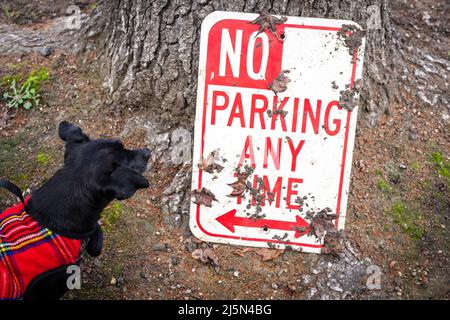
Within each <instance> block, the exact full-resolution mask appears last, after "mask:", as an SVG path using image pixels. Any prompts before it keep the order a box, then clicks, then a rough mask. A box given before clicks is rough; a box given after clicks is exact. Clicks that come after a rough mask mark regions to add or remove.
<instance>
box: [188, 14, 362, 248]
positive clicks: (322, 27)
mask: <svg viewBox="0 0 450 320" xmlns="http://www.w3.org/2000/svg"><path fill="white" fill-rule="evenodd" d="M219 21H221V20H219ZM219 21H217V22H219ZM217 22H216V23H217ZM284 27H289V28H299V29H311V30H322V31H323V30H325V31H336V32H338V31H340V30H341V28H336V27H328V26H311V25H294V24H285V25H284ZM211 29H212V28H211ZM211 29H210V30H211ZM210 30H209V31H210ZM209 31H208V32H209ZM207 43H209V33H208V42H207ZM357 57H358V49H355V50H354V52H353V64H352V74H351V79H350V89H352V88H353V86H354V84H355V74H356V67H357V61H358V60H357ZM204 79H205V80H204V81H205V92H204V97H203V113H202V140H201V148H200V159H203V151H204V143H205V140H204V137H205V127H206V121H205V119H206V105H207V103H206V102H207V101H206V100H207V94H208V85H207V84H206V75H205V78H204ZM350 119H351V111H347V120H346V126H345V128H346V129H345V138H344V146H343V148H342V150H343V151H342V162H341V173H340V178H339V180H340V181H339V188H338V199H337V204H336V215H337V217H336V227H337V226H338V224H339V216H340V209H341V197H342V188H343V179H344V171H345V161H346V156H347V144H348V132H349V127H350ZM202 175H203V171H202V170H201V169H200V170H199V173H198V189H201V188H202ZM196 222H197V225H198V227H199V228H200V230H201V231H202V232H203V233H204V234H206V235H208V236H211V237H216V238H227V239H236V240H245V241H255V242H269V243H278V244H284V245H295V246H300V247H310V248H322V247H323V245H321V244H310V243H299V242H291V241H282V240H276V239H260V238H248V237H239V236H233V235H226V234H217V233H211V232H209V231H207V230H206V229H205V228H204V227H203V226H202V225H201V223H200V205H199V204H197V210H196Z"/></svg>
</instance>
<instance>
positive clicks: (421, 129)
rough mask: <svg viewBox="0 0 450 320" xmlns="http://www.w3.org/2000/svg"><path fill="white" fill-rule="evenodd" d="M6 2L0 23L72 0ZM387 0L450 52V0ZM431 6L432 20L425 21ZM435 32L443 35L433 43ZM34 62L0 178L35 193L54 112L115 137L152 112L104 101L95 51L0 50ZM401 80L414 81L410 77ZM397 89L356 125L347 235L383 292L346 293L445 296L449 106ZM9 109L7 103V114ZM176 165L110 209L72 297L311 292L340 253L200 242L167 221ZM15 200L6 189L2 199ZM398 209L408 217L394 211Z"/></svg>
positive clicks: (412, 31) (4, 142) (0, 61)
mask: <svg viewBox="0 0 450 320" xmlns="http://www.w3.org/2000/svg"><path fill="white" fill-rule="evenodd" d="M22 2H23V3H22ZM81 2H83V3H88V5H86V6H85V8H88V6H89V5H91V6H92V5H93V4H92V3H94V2H93V1H81ZM3 3H4V5H3V6H4V7H5V6H6V7H7V8H8V12H9V14H5V9H3V8H2V9H3V13H2V14H0V24H28V25H33V24H35V23H47V22H48V21H50V20H51V19H52V18H55V16H58V15H62V14H64V13H65V8H66V7H67V5H68V4H69V1H3ZM392 8H393V20H394V23H395V25H396V27H397V28H398V31H399V34H400V36H401V37H403V40H405V39H409V41H410V45H412V46H415V47H418V48H421V50H424V51H426V52H428V53H430V54H432V55H433V56H434V57H436V58H439V59H444V60H447V61H448V59H449V53H448V51H447V50H448V48H449V30H448V26H449V23H448V14H447V13H448V11H449V10H448V9H449V8H448V3H447V2H446V1H445V0H439V1H420V2H419V1H416V2H414V1H413V2H409V1H408V4H405V3H404V2H403V1H400V0H395V1H393V3H392ZM86 10H88V9H86ZM425 11H427V12H428V14H429V16H430V17H431V18H430V19H424V12H425ZM30 12H33V14H31V15H30V14H29V13H30ZM426 21H428V22H431V23H432V25H431V26H430V25H429V24H427V23H426ZM406 34H408V35H409V36H408V37H406V36H405V35H406ZM437 40H439V43H440V44H441V45H435V44H436V43H437ZM39 66H45V67H47V68H48V70H49V71H50V79H49V81H48V83H46V84H44V85H43V87H42V88H41V92H42V94H43V103H42V104H41V105H40V106H39V107H38V108H34V109H32V110H30V111H26V110H24V109H20V110H18V112H17V114H16V115H15V116H14V117H13V118H12V119H9V120H8V121H7V124H6V125H5V126H4V127H3V128H1V131H0V176H1V177H6V178H9V179H11V180H12V181H14V182H16V183H17V184H19V185H20V186H21V187H22V188H23V189H25V190H28V192H29V189H30V188H31V189H34V188H36V187H38V186H39V185H41V184H42V183H43V182H44V181H45V180H46V179H48V178H49V177H50V176H51V175H52V174H53V173H54V172H55V170H56V169H57V168H59V167H60V166H61V164H62V160H63V144H62V142H61V141H60V140H59V139H58V137H57V134H56V128H57V124H58V123H59V121H61V120H67V121H71V122H73V123H75V124H77V125H79V126H81V127H82V128H83V130H84V131H85V132H86V133H87V134H88V135H90V136H92V137H118V136H120V134H121V132H122V131H123V129H124V126H125V122H126V119H129V118H132V117H136V116H143V117H151V115H149V114H147V113H146V111H145V110H137V109H132V110H131V109H122V110H118V109H117V108H113V107H112V106H110V105H108V103H107V101H108V99H107V93H106V92H104V90H103V87H102V79H100V76H99V73H98V69H97V67H96V56H95V54H89V55H83V56H74V55H71V54H68V53H67V52H61V51H60V50H58V49H56V50H55V51H54V52H53V53H52V54H51V55H50V56H48V57H44V56H42V55H40V54H39V53H30V54H25V55H20V56H14V55H8V56H0V77H1V76H3V75H6V74H14V73H15V72H17V70H22V71H27V70H31V69H33V68H37V67H39ZM447 71H448V70H447ZM447 75H448V73H447ZM440 80H442V79H440ZM436 81H438V80H436ZM444 81H445V82H447V80H446V79H445V80H444ZM404 85H405V87H403V88H407V86H410V88H414V84H413V83H409V84H408V83H405V84H404ZM447 85H448V83H447ZM400 90H404V89H400ZM441 93H442V94H443V95H445V94H446V92H441ZM401 96H402V99H401V101H400V102H399V103H398V104H396V105H393V106H392V107H391V108H390V112H389V114H386V115H384V116H383V117H382V118H381V119H380V121H379V124H378V125H377V126H376V127H375V128H366V127H365V126H363V125H361V126H360V127H359V128H358V130H357V137H356V142H355V150H354V156H353V167H352V178H351V187H350V194H349V201H348V203H349V206H348V213H347V225H346V235H347V237H348V239H349V240H350V241H351V243H352V244H353V246H354V247H355V248H356V249H357V250H358V251H359V253H360V255H361V256H362V257H363V258H368V259H370V261H371V263H372V264H374V265H377V266H379V267H380V269H381V275H382V277H381V290H366V291H362V292H358V294H357V295H356V294H354V293H351V294H350V295H348V296H347V297H348V298H352V297H353V298H361V299H365V298H392V299H403V298H424V299H426V298H437V299H441V298H443V299H447V298H449V297H450V292H449V267H450V265H449V260H448V259H449V254H450V251H449V244H450V241H449V234H448V230H449V228H450V224H449V214H450V190H449V188H450V187H449V180H448V178H445V177H442V176H440V175H439V174H438V171H437V167H436V165H435V164H433V163H432V161H431V155H432V154H433V153H439V154H442V155H443V157H444V158H445V159H447V161H449V156H450V130H449V129H450V122H449V120H448V119H449V112H450V110H449V106H448V105H445V104H442V103H439V102H438V103H436V104H432V105H429V104H425V103H423V101H422V100H420V99H419V98H418V97H416V96H415V94H414V90H412V91H410V92H408V91H407V90H406V89H405V90H404V92H403V91H402V92H401ZM5 108H6V107H5V105H4V102H2V101H0V115H2V114H3V112H4V110H5ZM124 143H125V145H126V146H128V147H136V146H141V144H142V139H141V138H140V137H139V135H134V136H133V135H132V136H127V137H126V138H125V141H124ZM42 154H44V155H45V157H42V156H39V155H42ZM43 158H45V159H46V160H45V161H43ZM176 172H177V168H175V167H167V166H166V167H164V166H161V167H153V168H152V169H151V170H149V171H148V172H147V176H148V178H149V180H150V182H151V187H150V188H149V189H148V190H144V191H140V192H138V193H137V194H136V196H135V197H133V198H132V199H130V200H127V201H125V202H122V207H114V208H115V209H112V210H115V212H114V214H113V216H114V218H112V217H111V214H109V216H108V215H106V216H105V217H104V220H105V221H104V223H105V246H104V251H103V254H102V255H101V256H100V257H99V258H95V259H94V258H89V257H83V262H82V266H83V282H82V288H81V290H75V291H72V292H69V293H68V294H67V295H66V296H65V298H66V299H91V298H95V299H213V298H222V299H234V298H237V299H303V298H310V297H311V295H310V292H311V290H310V289H311V287H314V285H315V284H314V279H315V278H316V277H318V274H319V273H320V271H317V270H316V269H317V265H318V262H319V260H320V261H322V262H323V261H325V262H326V263H334V260H333V259H335V258H333V257H331V256H330V257H326V258H322V257H319V256H318V255H315V254H304V253H298V252H293V251H289V250H288V251H285V252H283V253H282V254H280V255H278V256H276V255H275V256H274V257H273V259H270V260H268V261H263V259H262V256H261V253H262V252H261V250H260V249H245V248H241V247H236V246H228V245H212V244H206V243H201V242H200V241H197V240H196V239H195V238H193V237H185V234H183V232H182V231H179V230H177V229H175V230H169V228H168V227H167V226H166V225H165V224H164V223H163V214H162V212H161V208H160V204H161V203H160V200H161V197H162V190H164V189H165V187H167V186H168V185H169V184H170V182H171V180H172V178H173V176H174V175H175V173H176ZM13 201H15V199H13V198H12V197H10V196H9V195H7V194H6V193H5V192H3V191H1V192H0V209H3V208H5V207H6V206H8V205H10V204H12V203H13ZM399 207H400V208H403V209H402V210H401V211H402V217H401V218H400V219H394V216H395V213H393V212H395V208H399ZM109 212H111V210H109ZM411 217H413V218H414V219H413V222H412V223H410V222H409V220H408V219H409V218H411ZM405 226H407V227H409V228H405ZM206 247H208V248H211V249H212V250H213V252H214V253H215V255H216V256H217V258H218V265H217V266H216V265H213V264H211V263H202V262H201V261H200V260H197V259H194V258H193V257H192V254H191V252H192V250H193V249H195V248H206ZM324 259H325V260H324ZM306 275H308V276H310V277H311V278H312V281H311V282H310V283H305V281H303V282H302V279H304V276H306ZM330 290H331V289H330ZM341 297H343V296H341ZM318 298H324V297H318Z"/></svg>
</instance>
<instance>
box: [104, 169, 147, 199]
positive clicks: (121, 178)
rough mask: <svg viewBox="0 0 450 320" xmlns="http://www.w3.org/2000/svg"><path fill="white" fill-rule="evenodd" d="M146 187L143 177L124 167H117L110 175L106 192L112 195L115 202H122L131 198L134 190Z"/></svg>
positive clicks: (145, 180)
mask: <svg viewBox="0 0 450 320" xmlns="http://www.w3.org/2000/svg"><path fill="white" fill-rule="evenodd" d="M148 187H149V183H148V181H147V179H146V178H145V177H144V176H143V175H141V174H139V173H137V172H136V171H133V170H131V169H128V168H125V167H117V168H116V169H115V170H114V172H113V173H112V174H111V183H110V184H109V185H108V187H107V192H109V193H112V196H113V197H114V198H115V199H117V200H124V199H129V198H131V197H132V196H133V195H134V194H135V192H136V190H138V189H144V188H148Z"/></svg>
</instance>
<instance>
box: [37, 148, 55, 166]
mask: <svg viewBox="0 0 450 320" xmlns="http://www.w3.org/2000/svg"><path fill="white" fill-rule="evenodd" d="M50 159H51V158H50V156H49V155H48V154H46V153H45V152H42V151H41V152H39V153H38V155H37V156H36V161H37V162H38V163H39V164H41V165H47V164H48V163H49V162H50Z"/></svg>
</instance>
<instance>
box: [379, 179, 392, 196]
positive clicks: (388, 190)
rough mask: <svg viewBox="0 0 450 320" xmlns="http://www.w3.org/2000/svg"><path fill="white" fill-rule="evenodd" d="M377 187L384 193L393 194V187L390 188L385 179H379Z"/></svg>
mask: <svg viewBox="0 0 450 320" xmlns="http://www.w3.org/2000/svg"><path fill="white" fill-rule="evenodd" d="M377 187H378V189H380V190H381V191H383V192H384V193H391V192H392V187H391V186H390V184H389V182H387V181H386V180H384V179H379V180H378V182H377Z"/></svg>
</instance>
